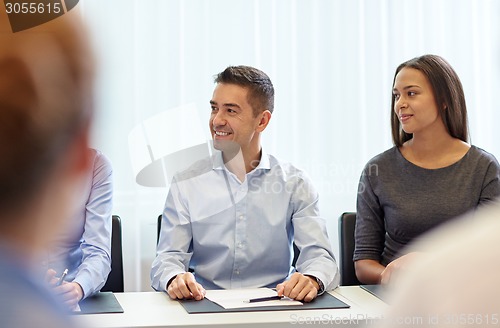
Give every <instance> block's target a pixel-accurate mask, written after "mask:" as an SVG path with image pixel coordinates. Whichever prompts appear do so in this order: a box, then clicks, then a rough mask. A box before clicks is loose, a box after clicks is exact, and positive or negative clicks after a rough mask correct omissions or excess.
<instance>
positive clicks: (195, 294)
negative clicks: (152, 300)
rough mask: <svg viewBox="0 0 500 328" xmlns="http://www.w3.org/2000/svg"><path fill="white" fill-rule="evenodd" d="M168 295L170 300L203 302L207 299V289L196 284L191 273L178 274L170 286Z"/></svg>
mask: <svg viewBox="0 0 500 328" xmlns="http://www.w3.org/2000/svg"><path fill="white" fill-rule="evenodd" d="M167 293H168V295H169V296H170V298H173V299H174V300H175V299H195V300H197V301H200V300H202V299H203V298H204V297H205V293H206V292H205V288H203V286H202V285H200V284H199V283H197V282H196V280H195V279H194V275H193V274H192V273H191V272H186V273H181V274H178V275H177V276H176V277H175V278H174V280H172V282H170V285H168V288H167Z"/></svg>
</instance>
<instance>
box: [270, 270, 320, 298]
mask: <svg viewBox="0 0 500 328" xmlns="http://www.w3.org/2000/svg"><path fill="white" fill-rule="evenodd" d="M318 290H319V286H318V283H317V282H316V280H315V279H314V278H313V277H309V276H305V275H303V274H302V273H299V272H295V273H294V274H293V275H292V276H291V277H290V279H289V280H287V281H284V282H282V283H281V284H278V285H277V286H276V291H277V292H278V296H286V297H289V298H292V299H294V300H297V301H304V302H311V301H312V300H313V299H315V298H316V296H318Z"/></svg>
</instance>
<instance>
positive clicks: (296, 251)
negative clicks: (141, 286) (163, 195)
mask: <svg viewBox="0 0 500 328" xmlns="http://www.w3.org/2000/svg"><path fill="white" fill-rule="evenodd" d="M161 217H162V214H160V215H159V216H158V219H157V220H158V222H157V224H156V244H158V241H160V231H161ZM299 253H300V251H299V248H298V247H297V246H296V245H295V243H293V260H292V266H295V263H297V259H298V257H299Z"/></svg>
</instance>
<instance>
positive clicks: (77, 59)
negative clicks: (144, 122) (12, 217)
mask: <svg viewBox="0 0 500 328" xmlns="http://www.w3.org/2000/svg"><path fill="white" fill-rule="evenodd" d="M77 20H78V16H75V15H71V14H66V15H64V16H63V17H59V18H57V19H55V20H53V21H51V22H49V23H46V24H43V25H41V26H39V27H36V28H32V29H29V30H26V31H22V32H18V33H12V32H11V31H10V27H9V26H8V24H7V17H6V15H5V13H3V15H1V16H0V44H1V47H0V154H1V157H0V225H2V226H4V225H6V224H11V223H12V222H2V221H5V219H2V218H5V217H9V215H4V214H5V213H16V212H19V211H20V210H22V209H25V208H29V206H30V205H31V203H33V202H34V201H35V199H39V198H40V193H41V192H43V191H45V189H47V185H49V184H50V183H49V182H50V181H51V179H52V180H56V179H54V178H55V177H56V176H57V178H60V176H58V175H57V174H59V173H61V172H65V171H64V170H66V169H68V168H69V167H70V166H73V167H74V168H75V170H78V169H80V168H81V169H83V168H85V165H86V164H85V163H84V162H80V163H78V161H81V160H84V159H85V155H80V153H79V151H80V150H81V149H83V148H84V146H86V145H87V144H86V142H87V137H88V130H89V124H90V120H91V116H92V83H91V82H92V78H93V59H92V58H93V57H92V55H91V53H90V52H89V47H88V45H87V41H86V39H85V36H84V33H83V32H82V30H81V27H80V25H78V21H77ZM71 156H72V157H71ZM80 156H81V157H80ZM69 170H70V169H68V171H69ZM57 186H58V187H60V186H61V185H60V184H59V185H57ZM62 201H63V200H62ZM61 205H62V206H64V205H63V204H61ZM53 206H54V207H57V206H59V204H54V205H53Z"/></svg>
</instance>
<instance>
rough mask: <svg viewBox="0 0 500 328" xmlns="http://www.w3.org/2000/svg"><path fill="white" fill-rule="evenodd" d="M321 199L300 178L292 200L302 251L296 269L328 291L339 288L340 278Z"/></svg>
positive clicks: (312, 188)
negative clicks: (323, 215)
mask: <svg viewBox="0 0 500 328" xmlns="http://www.w3.org/2000/svg"><path fill="white" fill-rule="evenodd" d="M318 200H319V196H318V193H317V192H316V190H315V188H314V187H313V185H312V183H311V182H310V181H309V179H307V178H306V177H305V176H303V175H300V177H299V178H298V180H297V186H296V188H295V190H294V192H293V195H292V200H291V206H293V215H292V224H293V228H294V242H295V245H296V246H297V247H298V249H299V250H300V253H299V257H298V259H297V264H296V268H297V271H298V272H300V273H302V274H305V275H310V276H314V277H316V278H317V279H319V280H320V281H321V282H322V283H323V286H324V287H325V291H327V290H332V289H334V288H336V287H337V286H338V284H339V282H340V275H339V270H338V266H337V263H336V261H335V256H334V254H333V252H332V247H331V243H330V239H329V238H328V232H327V229H326V223H325V220H324V219H323V218H322V217H321V216H320V215H319V206H318Z"/></svg>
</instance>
